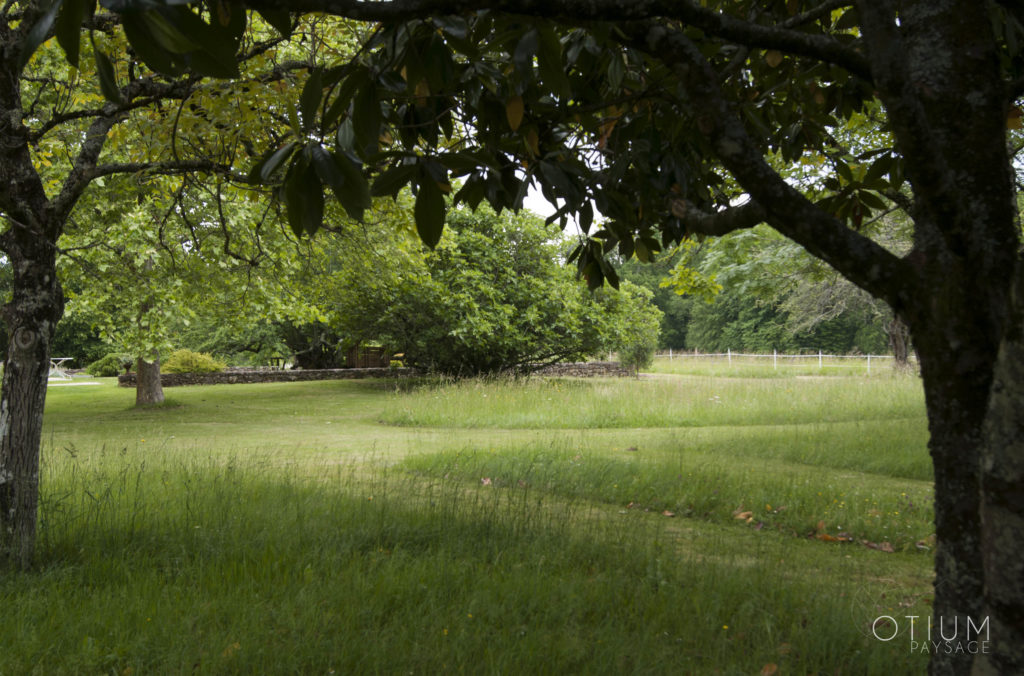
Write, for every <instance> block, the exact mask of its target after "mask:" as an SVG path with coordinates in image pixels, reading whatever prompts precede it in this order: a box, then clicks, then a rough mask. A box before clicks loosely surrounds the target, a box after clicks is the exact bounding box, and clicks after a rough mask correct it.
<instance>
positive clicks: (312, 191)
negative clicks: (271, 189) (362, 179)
mask: <svg viewBox="0 0 1024 676" xmlns="http://www.w3.org/2000/svg"><path fill="white" fill-rule="evenodd" d="M283 193H284V203H285V209H286V211H287V213H288V224H289V225H291V228H292V231H293V232H295V234H296V236H299V237H301V236H302V235H303V234H306V235H314V234H316V231H317V230H319V229H320V228H321V226H323V223H324V192H323V186H322V185H321V184H320V181H319V180H317V175H316V170H315V169H314V168H313V167H312V166H310V164H309V162H307V161H306V158H305V157H303V156H302V155H299V156H297V157H296V159H295V161H294V162H293V163H292V167H291V169H290V170H289V171H288V175H287V176H286V177H285V182H284V190H283Z"/></svg>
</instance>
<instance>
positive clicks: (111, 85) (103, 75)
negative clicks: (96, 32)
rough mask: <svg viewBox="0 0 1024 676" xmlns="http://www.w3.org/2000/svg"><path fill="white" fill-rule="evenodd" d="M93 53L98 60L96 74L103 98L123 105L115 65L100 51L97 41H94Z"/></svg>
mask: <svg viewBox="0 0 1024 676" xmlns="http://www.w3.org/2000/svg"><path fill="white" fill-rule="evenodd" d="M92 53H93V56H94V58H95V59H96V74H97V75H98V76H99V78H100V91H101V92H102V93H103V97H104V98H105V99H107V100H108V101H111V102H112V103H121V102H122V101H124V99H123V98H122V97H121V90H120V88H118V86H117V77H116V76H115V75H114V64H113V63H111V61H110V57H108V56H107V55H106V54H104V53H103V52H102V51H100V48H99V47H97V46H96V42H95V41H93V45H92Z"/></svg>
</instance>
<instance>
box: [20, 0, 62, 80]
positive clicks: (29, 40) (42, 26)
mask: <svg viewBox="0 0 1024 676" xmlns="http://www.w3.org/2000/svg"><path fill="white" fill-rule="evenodd" d="M61 1H62V0H55V2H54V3H53V4H52V5H50V8H49V9H47V10H46V12H45V13H44V14H43V16H41V17H40V18H39V21H37V22H36V23H35V25H34V26H32V28H31V29H30V30H29V32H28V34H27V35H25V41H24V42H23V43H21V52H20V53H19V54H18V69H19V70H21V69H22V68H24V67H25V64H27V63H28V61H29V59H31V58H32V55H33V54H35V51H36V50H37V49H39V45H41V44H43V42H44V41H45V40H46V38H47V36H48V35H49V34H50V29H51V28H53V24H54V22H55V21H56V20H57V10H59V9H60V6H61ZM62 46H63V45H62Z"/></svg>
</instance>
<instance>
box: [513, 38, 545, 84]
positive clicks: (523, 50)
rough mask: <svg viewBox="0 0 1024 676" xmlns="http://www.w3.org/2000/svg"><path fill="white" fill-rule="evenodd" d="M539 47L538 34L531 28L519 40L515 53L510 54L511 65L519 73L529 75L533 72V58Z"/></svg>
mask: <svg viewBox="0 0 1024 676" xmlns="http://www.w3.org/2000/svg"><path fill="white" fill-rule="evenodd" d="M539 47H540V32H539V31H538V30H537V29H536V28H531V29H530V30H528V31H526V34H525V35H523V37H522V38H520V40H519V42H518V43H517V44H516V48H515V51H514V52H512V63H514V64H515V65H516V68H517V69H519V71H520V72H523V73H529V72H530V71H532V70H533V56H534V54H536V53H537V49H538V48H539Z"/></svg>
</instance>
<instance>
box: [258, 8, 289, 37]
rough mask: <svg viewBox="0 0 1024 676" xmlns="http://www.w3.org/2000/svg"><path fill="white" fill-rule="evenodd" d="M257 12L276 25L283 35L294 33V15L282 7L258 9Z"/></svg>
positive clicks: (287, 35)
mask: <svg viewBox="0 0 1024 676" xmlns="http://www.w3.org/2000/svg"><path fill="white" fill-rule="evenodd" d="M256 13H257V14H259V15H260V16H261V17H262V18H263V20H264V21H266V22H267V23H269V24H270V25H271V26H273V27H274V30H276V31H277V32H278V33H280V34H281V36H282V37H286V38H287V37H290V36H291V34H292V17H291V14H289V13H288V12H287V11H285V10H280V9H258V10H256Z"/></svg>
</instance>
